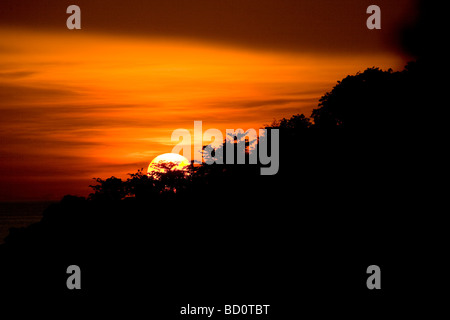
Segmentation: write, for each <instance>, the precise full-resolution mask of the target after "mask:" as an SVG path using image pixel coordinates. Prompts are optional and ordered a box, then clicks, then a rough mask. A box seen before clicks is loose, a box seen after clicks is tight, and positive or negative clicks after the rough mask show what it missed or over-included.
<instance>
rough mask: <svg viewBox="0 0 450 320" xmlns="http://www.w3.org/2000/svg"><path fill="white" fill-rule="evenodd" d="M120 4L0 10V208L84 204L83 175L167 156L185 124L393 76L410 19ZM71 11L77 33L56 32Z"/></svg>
mask: <svg viewBox="0 0 450 320" xmlns="http://www.w3.org/2000/svg"><path fill="white" fill-rule="evenodd" d="M129 2H131V3H129ZM129 2H124V1H108V2H105V1H89V2H87V1H76V2H75V3H72V2H66V1H51V0H47V1H28V0H26V1H21V2H17V1H10V0H6V1H2V2H1V4H0V201H24V200H57V199H59V198H60V197H61V196H63V195H65V194H69V193H70V194H78V195H87V193H88V192H89V188H88V185H89V184H90V183H92V180H91V179H92V178H93V177H102V178H106V177H110V176H112V175H114V176H118V177H121V178H126V174H127V173H131V172H135V171H136V170H137V169H139V168H146V167H147V166H148V164H149V163H150V161H151V160H152V159H153V158H154V157H156V156H157V155H159V154H161V153H166V152H170V151H171V150H172V147H173V146H174V143H173V142H171V141H170V138H171V133H172V131H173V130H175V129H178V128H186V129H188V130H191V131H192V129H193V123H194V120H202V121H203V129H204V130H206V129H208V128H218V129H220V130H222V131H225V129H226V128H230V129H232V128H234V129H237V128H242V129H244V130H246V129H248V128H255V129H257V128H260V127H262V126H263V125H264V124H268V123H271V122H272V121H273V120H274V119H280V118H282V117H290V116H291V115H293V114H296V113H305V115H307V116H309V114H310V112H311V110H312V109H313V108H315V107H317V104H318V99H319V98H320V97H321V96H322V95H323V94H324V93H325V92H326V91H329V90H331V88H332V87H333V86H334V85H335V84H336V82H337V81H338V80H340V79H342V78H343V77H345V76H346V75H348V74H354V73H356V72H358V71H363V70H364V69H366V68H368V67H372V66H377V67H381V68H383V69H388V68H393V69H394V70H399V69H402V67H403V66H404V64H405V62H406V58H405V57H404V56H402V55H401V54H400V52H399V48H398V47H397V46H396V45H395V41H394V40H393V39H394V36H395V34H397V33H398V32H399V30H400V29H399V26H400V25H402V23H404V22H405V21H408V19H410V18H411V14H408V13H411V12H413V11H411V8H412V3H413V2H412V1H406V0H401V1H396V2H395V4H393V1H389V2H388V1H378V4H379V5H380V7H381V8H382V28H383V29H382V30H381V31H369V30H367V28H366V27H365V21H366V19H367V16H368V15H367V14H366V13H365V8H367V6H368V5H370V4H371V3H370V2H368V1H349V0H345V1H339V2H336V1H269V0H263V1H250V0H248V1H220V0H218V1H164V2H156V1H129ZM280 2H282V3H283V4H282V5H281V4H280ZM106 3H107V4H106ZM213 3H214V4H213ZM70 4H77V5H79V6H80V7H81V12H82V30H68V29H67V28H66V25H65V21H66V19H67V17H68V16H69V15H68V14H66V13H65V9H66V8H67V6H69V5H70ZM383 4H384V7H383ZM361 10H362V11H361ZM380 108H382V106H380Z"/></svg>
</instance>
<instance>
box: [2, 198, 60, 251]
mask: <svg viewBox="0 0 450 320" xmlns="http://www.w3.org/2000/svg"><path fill="white" fill-rule="evenodd" d="M52 203H53V202H48V201H47V202H0V244H2V243H4V241H5V238H6V236H8V234H9V229H10V228H25V227H28V226H29V225H31V224H33V223H36V222H39V221H40V220H41V219H42V216H43V212H44V210H45V209H46V208H47V207H48V206H49V205H50V204H52Z"/></svg>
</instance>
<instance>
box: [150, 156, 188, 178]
mask: <svg viewBox="0 0 450 320" xmlns="http://www.w3.org/2000/svg"><path fill="white" fill-rule="evenodd" d="M164 163H166V164H174V167H173V168H172V170H186V167H187V166H189V160H188V159H186V158H185V157H183V156H182V155H180V154H177V153H164V154H161V155H159V156H157V157H156V158H155V159H153V160H152V162H150V164H149V165H148V169H147V174H151V173H152V172H161V171H164V169H160V168H158V167H157V165H158V164H164Z"/></svg>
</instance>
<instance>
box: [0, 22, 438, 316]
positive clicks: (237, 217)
mask: <svg viewBox="0 0 450 320" xmlns="http://www.w3.org/2000/svg"><path fill="white" fill-rule="evenodd" d="M421 19H427V17H422V18H421ZM421 21H422V20H421ZM421 23H422V22H421ZM405 39H409V40H408V41H409V42H408V41H407V42H408V43H409V44H408V48H415V49H411V52H413V53H414V54H415V56H416V60H415V61H413V62H410V63H408V65H407V66H406V67H405V69H404V70H402V71H396V72H394V71H392V70H381V69H379V68H376V67H372V68H368V69H366V70H365V71H363V72H361V73H358V74H355V75H349V76H347V77H345V78H344V79H342V80H340V81H338V82H337V84H336V85H335V86H334V88H332V89H331V90H330V91H329V92H327V93H325V94H324V95H323V96H322V97H321V98H320V100H319V103H318V106H317V108H316V109H314V110H313V112H312V114H311V115H310V116H306V115H303V114H297V115H293V116H292V117H291V118H287V119H286V118H283V119H280V120H278V121H275V122H274V123H272V124H271V125H267V126H266V128H268V129H278V130H280V169H279V172H278V173H277V174H276V175H273V176H261V175H260V167H261V166H262V165H261V164H256V165H249V164H233V165H227V164H212V165H201V166H191V167H188V168H186V170H184V171H175V170H171V168H170V165H168V166H167V165H162V166H166V167H165V169H166V170H165V172H164V173H155V174H153V175H147V174H146V173H145V172H143V171H142V170H138V171H137V172H136V173H132V174H130V175H129V178H128V179H127V180H122V179H119V178H116V177H110V178H107V179H103V178H97V179H95V184H93V185H92V194H91V195H90V196H89V197H88V198H83V197H75V196H70V195H68V196H66V197H64V198H63V199H62V200H61V201H60V202H59V203H57V204H53V205H51V206H50V207H49V208H48V209H46V210H45V212H44V216H43V219H42V221H41V222H39V223H37V224H34V225H32V226H30V227H28V228H26V229H15V230H11V232H10V234H9V236H8V237H7V238H6V240H5V244H4V245H2V246H0V258H1V261H2V265H1V270H0V274H1V281H2V282H1V285H2V288H8V289H5V290H8V292H10V293H11V294H12V293H13V292H16V293H18V294H23V293H24V292H35V293H40V292H58V293H61V294H60V298H61V297H62V298H64V299H71V298H72V297H73V296H74V295H79V296H83V295H90V294H91V295H92V294H94V295H95V294H99V293H101V294H102V295H107V296H109V297H113V298H115V299H118V297H119V296H120V295H122V296H123V295H124V293H126V295H127V298H131V297H133V299H137V300H136V301H140V300H139V299H143V296H142V295H141V292H142V290H144V291H145V292H146V293H147V294H154V295H156V296H157V297H158V299H159V300H158V299H157V301H162V302H161V305H164V303H166V304H167V303H168V304H170V303H172V302H170V301H185V302H186V303H188V302H189V301H206V300H208V299H210V300H209V301H216V300H214V299H219V297H221V298H223V297H228V298H229V297H230V296H232V297H233V299H235V300H238V301H247V300H245V299H248V298H247V297H249V296H251V297H252V299H256V300H257V298H261V299H269V300H270V299H275V300H276V301H291V300H294V301H292V303H293V304H292V305H293V306H292V308H294V306H295V300H296V299H297V298H298V297H297V296H296V295H295V294H292V293H291V292H289V291H288V290H286V286H287V285H288V286H293V287H294V288H301V289H304V290H306V291H307V292H308V294H307V295H306V297H305V296H302V299H303V300H302V301H303V302H304V303H305V305H307V308H310V309H311V310H314V309H315V308H319V307H320V303H319V302H318V301H317V299H316V298H317V297H318V296H320V295H321V294H323V293H324V292H325V293H326V294H328V295H332V294H336V295H340V296H341V297H340V299H337V300H333V299H331V298H330V301H331V300H333V301H334V302H330V304H329V308H330V309H333V308H338V310H342V305H341V303H342V301H344V300H350V301H354V302H355V304H357V306H358V308H361V309H362V308H369V306H370V304H371V303H373V301H378V302H380V301H381V302H380V303H386V302H383V301H385V300H376V299H381V298H380V297H379V296H376V297H375V298H374V296H370V299H372V300H370V299H369V298H368V297H369V296H368V294H366V295H364V294H360V292H359V291H355V290H353V289H352V288H355V287H358V286H360V285H362V286H364V281H365V280H364V279H365V278H364V277H365V274H364V272H365V268H366V267H367V266H368V265H371V264H373V263H374V262H373V261H377V263H379V264H381V265H383V264H384V265H385V266H388V267H389V268H390V269H389V270H390V272H391V274H392V273H395V272H396V271H399V270H400V269H401V268H402V264H401V263H400V261H401V260H400V259H401V258H402V257H401V256H402V255H403V256H404V255H408V254H409V253H410V250H412V248H413V247H414V244H415V242H414V241H415V240H414V236H413V235H412V234H411V233H410V232H412V231H411V230H409V229H408V226H409V222H410V221H411V220H414V213H413V212H414V210H413V209H416V210H417V209H418V208H420V207H421V205H422V204H421V203H420V202H419V201H418V200H417V199H414V198H416V196H417V189H416V188H417V185H418V184H420V179H422V178H423V177H421V175H422V174H423V172H421V171H420V170H418V169H417V168H418V167H419V166H420V162H421V160H422V157H423V155H421V153H420V150H418V146H420V143H418V141H419V140H418V139H419V137H423V133H424V132H425V133H426V132H429V124H428V123H425V122H426V120H424V118H423V113H424V110H425V109H427V108H428V105H429V97H430V96H429V93H430V91H431V86H432V82H431V84H430V78H429V77H430V72H429V66H430V65H431V62H430V59H431V58H430V57H429V54H427V53H424V52H422V51H421V50H418V48H419V47H420V46H418V45H416V44H412V43H411V42H414V41H413V40H412V39H411V37H407V36H405ZM405 41H406V40H405ZM432 80H433V81H434V79H432ZM239 139H245V137H242V136H241V137H239ZM262 139H264V138H262ZM236 142H237V141H232V142H228V143H232V144H235V145H236ZM260 143H261V141H248V140H247V141H245V144H246V152H247V157H248V156H249V154H250V153H251V152H252V149H253V148H255V147H256V148H258V147H259V144H260ZM226 144H227V142H226V141H225V142H224V144H223V146H222V147H221V148H222V149H223V150H224V152H226ZM412 173H413V174H412ZM413 207H414V208H413ZM399 239H401V240H402V241H403V240H404V239H408V245H407V246H406V245H405V246H403V247H402V255H399V252H398V250H397V246H398V245H399V243H400V242H399ZM71 264H77V265H79V266H80V267H81V269H82V270H87V271H86V274H84V273H83V286H84V287H83V289H82V290H81V291H80V292H72V291H68V290H67V289H66V288H65V280H66V278H67V275H66V273H65V270H66V268H67V266H68V265H71ZM333 270H334V271H333ZM361 270H362V272H363V276H362V277H361V276H360V275H358V274H359V272H361ZM337 274H338V275H337ZM361 279H363V280H361ZM361 281H362V282H361ZM404 285H405V283H404V281H402V280H398V281H397V282H396V284H395V285H393V286H395V288H394V289H400V288H403V289H404V287H403V286H404ZM346 288H347V289H346ZM348 288H350V289H348ZM301 289H298V290H300V291H301ZM391 289H392V287H391ZM393 291H395V290H393ZM393 291H392V290H391V291H390V292H393ZM377 297H378V298H377ZM155 299H156V298H155ZM373 299H375V300H373ZM168 301H169V302H168ZM327 301H328V300H327ZM242 303H251V302H242ZM387 307H388V306H387V305H381V308H387ZM291 311H293V310H292V309H289V308H286V310H283V311H282V312H285V313H286V314H289V313H290V312H291ZM155 312H156V311H155ZM160 312H161V314H160V315H162V316H164V315H166V316H167V314H164V312H163V311H160ZM174 317H176V315H175V316H174ZM374 317H375V313H374Z"/></svg>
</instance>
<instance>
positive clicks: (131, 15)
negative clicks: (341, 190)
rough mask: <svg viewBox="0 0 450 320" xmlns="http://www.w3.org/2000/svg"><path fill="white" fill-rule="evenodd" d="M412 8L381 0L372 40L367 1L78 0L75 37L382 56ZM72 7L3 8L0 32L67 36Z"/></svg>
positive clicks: (27, 3) (7, 3) (33, 0)
mask: <svg viewBox="0 0 450 320" xmlns="http://www.w3.org/2000/svg"><path fill="white" fill-rule="evenodd" d="M413 3H415V0H396V1H391V0H378V1H377V5H379V6H380V7H381V8H382V17H383V20H382V23H383V27H382V29H381V30H377V31H376V32H371V33H369V31H368V30H367V28H366V25H365V23H366V19H367V17H368V15H367V14H366V9H367V7H368V6H369V5H371V4H372V1H369V0H340V1H332V0H320V1H319V0H302V1H300V0H283V1H279V0H259V1H254V0H228V1H219V0H217V1H211V0H166V1H160V0H134V1H123V0H110V1H101V2H100V1H91V0H78V1H77V5H78V6H79V7H80V8H81V14H82V30H80V31H77V32H103V33H109V34H126V35H144V36H159V37H178V38H188V39H200V40H204V41H209V42H223V43H228V44H231V45H236V46H247V47H254V48H262V49H268V50H286V51H301V52H311V51H314V52H317V51H322V52H342V53H348V52H375V51H378V52H380V51H384V50H386V47H385V45H386V40H387V39H390V38H392V37H394V38H395V35H396V34H397V33H398V30H399V25H401V22H402V21H403V20H405V19H406V17H408V14H409V13H410V12H411V8H410V7H411V6H412V4H413ZM67 6H68V3H67V2H64V1H59V0H46V1H45V2H44V1H42V0H41V1H37V0H21V1H16V0H2V1H1V3H0V24H2V25H6V26H22V27H28V28H33V29H35V28H38V27H42V28H51V29H54V30H64V29H66V26H65V20H66V18H67V17H68V15H67V14H66V8H67ZM66 31H67V32H69V31H68V30H67V29H66ZM68 36H69V34H68Z"/></svg>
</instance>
